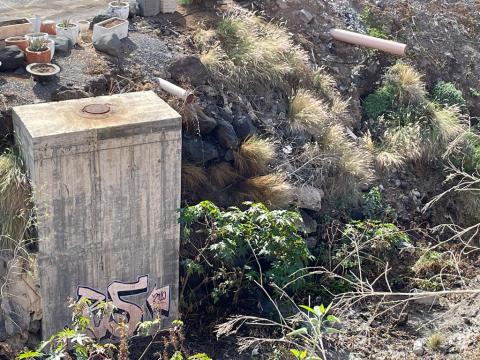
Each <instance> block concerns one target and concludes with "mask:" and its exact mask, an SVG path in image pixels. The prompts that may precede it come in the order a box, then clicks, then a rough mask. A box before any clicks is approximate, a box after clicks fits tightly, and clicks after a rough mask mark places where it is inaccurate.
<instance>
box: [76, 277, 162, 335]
mask: <svg viewBox="0 0 480 360" xmlns="http://www.w3.org/2000/svg"><path fill="white" fill-rule="evenodd" d="M147 291H148V275H143V276H139V277H138V278H137V281H135V282H122V281H114V282H112V283H111V284H110V285H109V286H108V287H107V290H106V294H103V293H102V292H100V291H98V290H95V289H92V288H89V287H87V286H78V288H77V301H81V300H82V299H88V300H89V305H88V307H86V308H84V310H83V315H84V316H88V317H90V335H91V336H93V337H95V338H96V339H101V338H104V337H105V336H107V334H110V335H112V336H115V337H118V331H119V326H118V325H119V319H120V318H122V319H123V321H124V322H125V323H126V325H127V326H128V328H127V335H128V336H132V335H133V334H134V333H135V330H136V329H137V326H138V324H139V323H140V322H141V321H142V320H143V317H144V311H143V307H142V306H139V305H138V304H135V303H133V302H130V301H127V300H126V298H128V297H131V296H133V295H139V294H143V293H147ZM108 303H111V304H112V305H113V306H112V310H111V311H105V307H106V306H105V304H108ZM146 305H147V308H148V310H149V312H150V315H151V316H152V317H153V316H160V315H166V316H168V312H169V310H170V286H165V287H162V288H160V289H157V288H156V287H154V289H153V290H152V291H151V293H150V295H149V296H148V297H147V300H146Z"/></svg>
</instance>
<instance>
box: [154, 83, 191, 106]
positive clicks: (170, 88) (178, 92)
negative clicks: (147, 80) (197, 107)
mask: <svg viewBox="0 0 480 360" xmlns="http://www.w3.org/2000/svg"><path fill="white" fill-rule="evenodd" d="M157 79H158V84H159V85H160V88H161V89H162V90H164V91H166V92H168V93H169V94H171V95H173V96H176V97H179V98H181V99H183V100H184V101H185V102H186V103H187V104H190V103H192V102H193V100H194V99H195V96H194V95H193V93H192V92H191V91H188V90H185V89H182V88H181V87H180V86H177V85H175V84H172V83H171V82H169V81H167V80H164V79H162V78H157Z"/></svg>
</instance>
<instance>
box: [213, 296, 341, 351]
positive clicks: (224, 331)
mask: <svg viewBox="0 0 480 360" xmlns="http://www.w3.org/2000/svg"><path fill="white" fill-rule="evenodd" d="M261 288H262V289H263V291H265V288H264V287H261ZM277 290H278V291H279V292H280V293H282V296H284V297H285V298H286V299H287V300H288V301H289V302H290V304H291V307H290V308H293V309H295V310H294V311H295V312H294V313H293V315H290V314H286V313H284V310H283V312H282V310H280V307H278V306H277V304H276V302H275V301H274V300H273V299H272V298H271V297H269V299H270V301H271V302H272V304H273V305H274V307H275V309H276V311H277V313H278V316H277V317H276V319H278V320H272V319H266V318H260V317H255V316H242V315H238V316H233V317H230V319H229V320H228V321H227V322H226V323H224V324H221V325H219V326H217V336H223V335H226V336H229V335H232V334H237V333H238V330H239V329H240V328H242V327H243V326H245V325H248V326H249V327H257V328H262V327H263V328H268V329H276V330H277V331H276V332H269V333H270V334H278V333H280V336H278V337H268V336H267V337H252V336H250V337H241V336H240V337H238V344H239V350H240V351H243V350H246V349H248V348H250V347H253V346H257V345H261V344H268V345H269V346H272V345H274V346H275V345H287V346H288V347H289V348H290V349H291V350H290V353H291V354H292V355H293V356H295V357H296V359H305V360H326V359H327V358H326V353H325V345H324V340H325V339H326V338H327V337H328V336H329V335H331V334H334V333H340V332H341V331H340V330H338V328H337V327H338V323H339V322H340V320H339V319H338V318H337V317H336V316H334V315H333V314H332V312H333V311H332V305H331V304H330V305H329V306H327V307H325V306H323V305H320V306H314V307H310V306H306V305H296V304H295V302H294V301H293V300H292V299H291V298H290V297H289V296H288V295H287V294H286V293H285V292H283V291H282V290H281V289H279V288H278V287H277Z"/></svg>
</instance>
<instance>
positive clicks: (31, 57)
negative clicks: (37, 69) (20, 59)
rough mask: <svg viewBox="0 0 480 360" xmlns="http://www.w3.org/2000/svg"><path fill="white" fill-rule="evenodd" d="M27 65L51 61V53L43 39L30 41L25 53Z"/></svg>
mask: <svg viewBox="0 0 480 360" xmlns="http://www.w3.org/2000/svg"><path fill="white" fill-rule="evenodd" d="M25 55H26V57H27V64H33V63H39V64H46V63H49V62H50V60H51V52H50V48H49V47H48V42H47V41H45V40H44V39H41V38H37V39H33V40H31V41H30V43H29V45H28V47H27V50H26V51H25Z"/></svg>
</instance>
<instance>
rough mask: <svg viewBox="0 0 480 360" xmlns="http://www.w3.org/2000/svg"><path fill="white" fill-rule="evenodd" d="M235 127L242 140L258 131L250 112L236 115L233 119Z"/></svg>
mask: <svg viewBox="0 0 480 360" xmlns="http://www.w3.org/2000/svg"><path fill="white" fill-rule="evenodd" d="M232 125H233V128H234V129H235V132H236V133H237V135H238V137H239V138H240V139H241V140H244V139H245V138H247V137H249V136H251V135H254V134H255V133H256V131H257V129H256V128H255V126H254V125H253V122H252V119H251V118H250V116H248V114H242V115H239V116H235V117H234V118H233V121H232Z"/></svg>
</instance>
